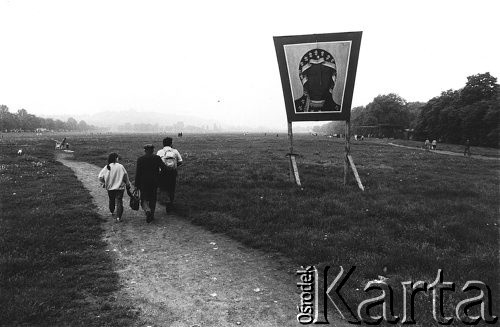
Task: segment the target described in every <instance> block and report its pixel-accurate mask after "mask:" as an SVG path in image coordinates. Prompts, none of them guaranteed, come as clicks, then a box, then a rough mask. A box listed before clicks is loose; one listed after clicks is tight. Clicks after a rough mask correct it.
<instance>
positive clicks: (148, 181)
mask: <svg viewBox="0 0 500 327" xmlns="http://www.w3.org/2000/svg"><path fill="white" fill-rule="evenodd" d="M154 149H155V147H154V145H152V144H146V145H145V146H144V152H145V154H144V155H143V156H142V157H139V159H137V166H136V172H135V181H134V185H135V187H136V188H138V189H139V193H140V199H141V207H142V209H143V210H144V212H145V213H146V222H148V223H150V222H151V221H153V219H154V216H155V210H156V195H157V194H156V192H157V188H158V184H159V181H160V171H161V170H162V169H166V168H167V167H166V166H165V164H164V163H163V161H162V160H161V158H160V157H159V156H157V155H156V154H154V153H153V152H154Z"/></svg>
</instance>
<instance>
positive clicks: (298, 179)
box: [290, 154, 302, 186]
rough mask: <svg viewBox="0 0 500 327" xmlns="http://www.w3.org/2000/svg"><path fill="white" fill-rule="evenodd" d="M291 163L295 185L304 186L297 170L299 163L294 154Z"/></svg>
mask: <svg viewBox="0 0 500 327" xmlns="http://www.w3.org/2000/svg"><path fill="white" fill-rule="evenodd" d="M290 163H291V165H292V169H293V177H294V179H295V183H297V185H298V186H302V185H301V184H300V177H299V169H298V168H297V162H296V161H295V156H294V155H293V154H292V155H290Z"/></svg>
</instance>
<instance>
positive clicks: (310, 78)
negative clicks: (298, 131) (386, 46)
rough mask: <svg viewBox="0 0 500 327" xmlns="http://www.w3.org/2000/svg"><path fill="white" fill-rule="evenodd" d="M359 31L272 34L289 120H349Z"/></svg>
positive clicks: (359, 37)
mask: <svg viewBox="0 0 500 327" xmlns="http://www.w3.org/2000/svg"><path fill="white" fill-rule="evenodd" d="M361 34H362V32H347V33H331V34H312V35H293V36H275V37H274V45H275V47H276V55H277V57H278V65H279V70H280V76H281V85H282V87H283V95H284V97H285V106H286V113H287V118H288V121H289V122H292V121H320V120H349V118H350V115H351V103H352V94H353V90H354V80H355V78H356V69H357V66H358V57H359V47H360V44H361Z"/></svg>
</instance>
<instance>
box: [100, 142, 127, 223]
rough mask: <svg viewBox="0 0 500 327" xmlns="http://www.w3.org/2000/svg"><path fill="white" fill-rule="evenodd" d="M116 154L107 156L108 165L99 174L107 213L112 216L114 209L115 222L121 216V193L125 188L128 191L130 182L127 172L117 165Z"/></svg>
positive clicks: (119, 219)
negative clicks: (105, 199) (105, 195)
mask: <svg viewBox="0 0 500 327" xmlns="http://www.w3.org/2000/svg"><path fill="white" fill-rule="evenodd" d="M118 158H119V156H118V154H117V153H115V152H113V153H110V154H109V156H108V164H107V165H106V166H104V168H103V169H102V170H101V172H100V173H99V176H98V178H99V182H101V186H102V187H104V188H105V189H106V190H107V191H108V197H109V211H110V212H111V215H114V212H115V208H116V221H117V222H119V221H121V219H122V215H123V193H124V191H125V188H127V190H129V189H130V180H129V178H128V174H127V170H125V167H123V165H121V164H119V163H118Z"/></svg>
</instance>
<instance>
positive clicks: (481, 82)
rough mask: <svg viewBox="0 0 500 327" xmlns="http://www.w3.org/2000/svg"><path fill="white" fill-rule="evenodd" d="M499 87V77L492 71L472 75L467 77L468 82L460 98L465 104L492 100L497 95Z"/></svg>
mask: <svg viewBox="0 0 500 327" xmlns="http://www.w3.org/2000/svg"><path fill="white" fill-rule="evenodd" d="M498 88H499V85H498V84H497V78H496V77H493V76H491V75H490V73H484V74H477V75H472V76H469V77H467V83H466V84H465V86H464V88H463V89H462V90H461V92H460V100H461V102H462V104H464V105H468V104H472V103H475V102H478V101H482V100H490V99H492V98H495V97H496V95H497V93H498Z"/></svg>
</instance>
